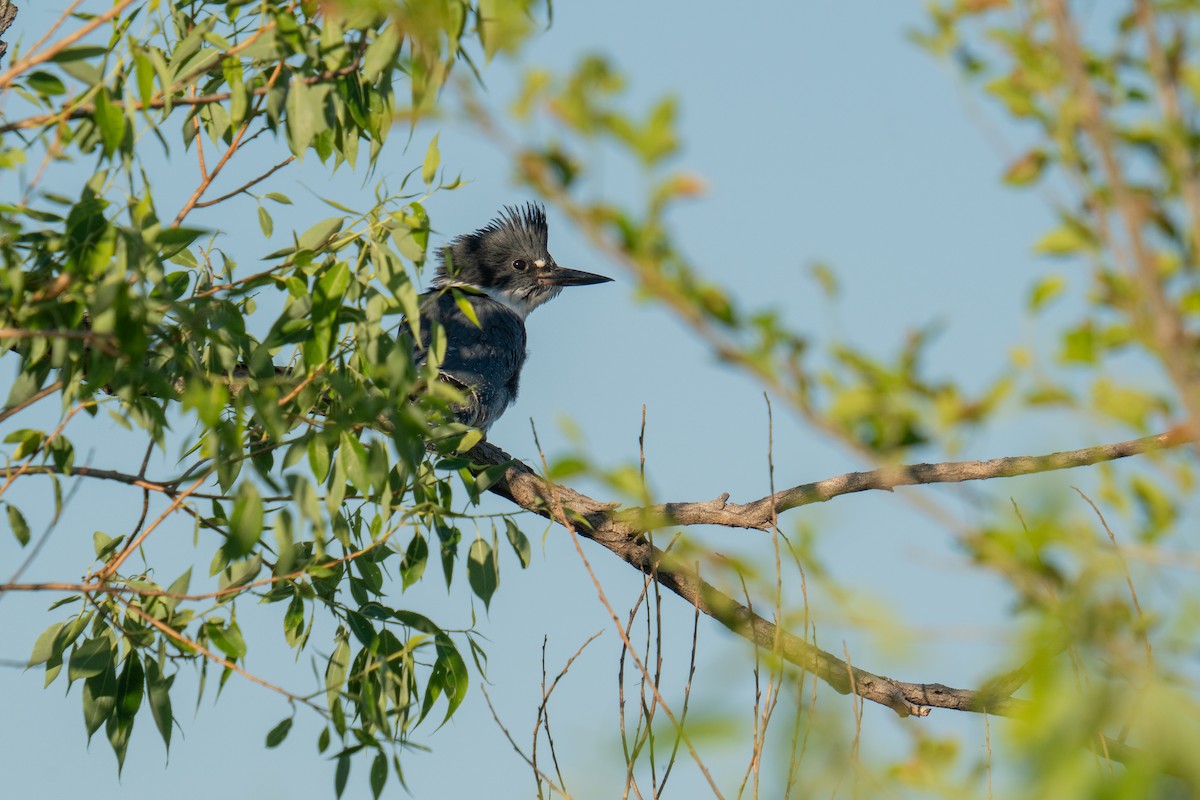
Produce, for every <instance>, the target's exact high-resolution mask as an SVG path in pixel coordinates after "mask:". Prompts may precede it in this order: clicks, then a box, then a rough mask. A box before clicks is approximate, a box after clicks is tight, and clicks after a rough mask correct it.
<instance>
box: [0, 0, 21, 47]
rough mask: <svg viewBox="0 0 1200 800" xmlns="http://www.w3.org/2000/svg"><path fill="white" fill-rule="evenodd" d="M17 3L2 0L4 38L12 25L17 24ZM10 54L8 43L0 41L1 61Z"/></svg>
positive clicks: (0, 26)
mask: <svg viewBox="0 0 1200 800" xmlns="http://www.w3.org/2000/svg"><path fill="white" fill-rule="evenodd" d="M18 11H20V9H19V8H17V5H16V3H10V2H9V1H8V0H0V36H3V35H4V34H5V33H6V32H7V31H8V29H9V28H11V27H12V24H13V23H14V22H16V19H17V12H18ZM7 52H8V42H4V41H0V59H3V58H4V54H5V53H7Z"/></svg>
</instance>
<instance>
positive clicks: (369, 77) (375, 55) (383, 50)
mask: <svg viewBox="0 0 1200 800" xmlns="http://www.w3.org/2000/svg"><path fill="white" fill-rule="evenodd" d="M401 42H402V39H401V38H400V29H399V28H398V27H397V26H396V25H388V26H387V27H386V28H384V29H383V30H381V31H380V32H379V34H378V35H377V36H376V37H375V41H373V42H371V43H370V44H369V45H367V52H366V53H364V54H363V61H362V68H361V74H362V79H363V80H364V81H365V82H367V83H374V82H375V81H376V80H378V79H379V77H380V76H381V75H382V74H383V71H384V70H385V69H387V68H388V67H389V66H391V64H392V61H393V60H394V59H395V58H396V53H398V52H399V51H400V44H401Z"/></svg>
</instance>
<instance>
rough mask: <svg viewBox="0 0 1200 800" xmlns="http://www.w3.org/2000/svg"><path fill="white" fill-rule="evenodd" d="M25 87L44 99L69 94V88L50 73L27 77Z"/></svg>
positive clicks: (38, 73) (36, 73)
mask: <svg viewBox="0 0 1200 800" xmlns="http://www.w3.org/2000/svg"><path fill="white" fill-rule="evenodd" d="M25 85H26V86H28V87H29V88H30V89H33V90H34V91H35V92H37V93H38V94H40V95H42V96H44V97H53V96H56V95H60V94H66V93H67V87H66V86H64V85H63V82H62V81H61V80H59V79H58V76H57V75H53V74H51V73H49V72H31V73H30V74H29V75H27V76H26V77H25Z"/></svg>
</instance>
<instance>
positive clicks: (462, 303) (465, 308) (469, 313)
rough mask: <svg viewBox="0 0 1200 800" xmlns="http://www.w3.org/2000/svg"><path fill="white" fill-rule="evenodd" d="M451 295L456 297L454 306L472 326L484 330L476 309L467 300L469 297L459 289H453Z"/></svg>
mask: <svg viewBox="0 0 1200 800" xmlns="http://www.w3.org/2000/svg"><path fill="white" fill-rule="evenodd" d="M450 293H451V294H452V295H453V296H454V305H456V306H458V310H459V311H461V312H462V313H463V316H465V317H466V318H467V319H469V320H470V321H471V324H472V325H474V326H475V327H476V328H483V326H482V325H480V324H479V317H477V316H476V315H475V307H474V306H472V305H471V301H470V300H469V299H467V296H466V295H465V294H463V293H462V292H460V291H459V290H458V289H451V290H450Z"/></svg>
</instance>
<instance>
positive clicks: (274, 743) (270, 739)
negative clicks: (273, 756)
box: [267, 717, 292, 747]
mask: <svg viewBox="0 0 1200 800" xmlns="http://www.w3.org/2000/svg"><path fill="white" fill-rule="evenodd" d="M291 730H292V718H291V717H288V718H287V719H285V720H283V721H282V722H280V723H279V724H278V725H276V726H275V727H274V728H271V730H270V731H269V732H268V733H267V747H278V746H279V745H281V744H283V740H284V739H286V738H287V735H288V733H289V732H290V731H291Z"/></svg>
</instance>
